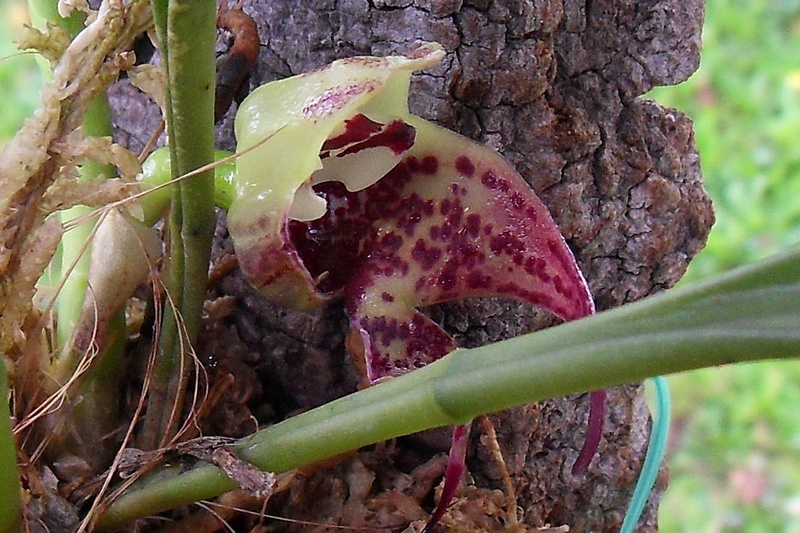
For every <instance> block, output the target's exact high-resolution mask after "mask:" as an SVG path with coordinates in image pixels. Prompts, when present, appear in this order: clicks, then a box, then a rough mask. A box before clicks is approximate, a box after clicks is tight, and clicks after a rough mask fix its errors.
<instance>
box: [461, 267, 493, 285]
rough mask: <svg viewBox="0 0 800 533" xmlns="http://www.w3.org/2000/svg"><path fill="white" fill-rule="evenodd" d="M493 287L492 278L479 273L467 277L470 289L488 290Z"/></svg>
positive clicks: (471, 273)
mask: <svg viewBox="0 0 800 533" xmlns="http://www.w3.org/2000/svg"><path fill="white" fill-rule="evenodd" d="M491 286H492V278H491V277H489V276H487V275H485V274H482V273H480V272H478V271H473V272H470V273H469V274H468V275H467V287H469V288H470V289H488V288H489V287H491Z"/></svg>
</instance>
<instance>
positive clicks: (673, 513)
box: [649, 0, 800, 533]
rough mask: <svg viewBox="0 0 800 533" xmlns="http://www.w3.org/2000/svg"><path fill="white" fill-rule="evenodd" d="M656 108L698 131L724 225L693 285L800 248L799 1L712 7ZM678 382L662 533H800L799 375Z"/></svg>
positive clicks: (769, 368) (781, 368) (722, 375)
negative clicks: (692, 61) (699, 46)
mask: <svg viewBox="0 0 800 533" xmlns="http://www.w3.org/2000/svg"><path fill="white" fill-rule="evenodd" d="M649 96H650V97H652V98H655V99H656V100H658V101H659V102H661V103H663V104H666V105H669V106H671V107H675V108H677V109H680V110H682V111H684V112H685V113H687V114H688V115H689V116H691V117H692V119H694V121H695V131H696V140H697V146H698V149H699V151H700V156H701V164H702V167H703V175H704V180H705V184H706V188H707V189H708V192H709V194H710V195H711V197H712V198H713V200H714V206H715V209H716V212H717V224H716V226H715V227H714V229H713V230H712V232H711V236H710V238H709V241H708V246H707V247H706V249H705V250H704V251H703V252H702V253H701V254H700V255H699V256H698V257H697V259H695V261H694V262H693V263H692V265H691V267H690V268H689V272H688V274H687V277H686V278H685V279H688V280H691V279H698V278H702V277H707V276H709V275H712V274H714V273H716V272H721V271H724V270H728V269H730V268H732V267H734V266H736V265H739V264H742V263H747V262H751V261H754V260H756V259H760V258H762V257H765V256H767V255H770V254H772V253H774V252H775V251H777V250H781V249H784V248H786V247H787V246H788V245H790V244H793V243H796V242H798V241H800V200H799V199H800V0H777V1H776V0H772V1H770V0H708V2H707V8H706V25H705V29H704V34H703V53H702V61H701V66H700V69H699V71H698V72H697V73H696V74H695V75H694V76H693V77H692V79H690V80H689V81H688V82H686V83H684V84H682V85H680V86H677V87H669V88H659V89H657V90H655V91H653V92H652V93H651V94H650V95H649ZM798 325H799V326H800V323H799V324H798ZM799 355H800V354H799ZM669 382H670V387H671V388H672V393H673V394H672V397H673V401H674V403H675V406H674V415H673V416H674V428H673V435H672V437H673V441H672V444H671V447H670V450H671V455H670V458H669V464H670V469H671V481H670V487H669V490H668V491H667V493H666V495H665V496H664V499H663V500H662V505H661V508H660V522H661V531H663V532H665V533H677V532H686V533H688V532H692V533H712V532H713V533H717V532H726V533H727V532H742V533H744V532H756V531H758V532H761V531H769V532H776V533H778V532H787V533H788V532H796V531H800V462H798V458H799V457H800V410H799V409H797V407H796V406H797V405H798V402H799V401H800V363H799V362H793V361H788V362H780V363H768V364H760V365H745V366H738V367H730V368H721V369H711V370H703V371H698V372H692V373H689V374H684V375H679V376H674V377H671V378H669Z"/></svg>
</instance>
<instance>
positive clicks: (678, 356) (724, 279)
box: [99, 247, 800, 528]
mask: <svg viewBox="0 0 800 533" xmlns="http://www.w3.org/2000/svg"><path fill="white" fill-rule="evenodd" d="M799 314H800V247H798V248H795V249H793V250H792V251H790V252H789V253H786V254H783V255H782V256H779V257H776V258H773V259H770V260H767V261H763V262H760V263H758V264H756V265H753V266H750V267H745V268H742V269H739V270H736V271H734V272H731V273H729V274H727V275H725V276H721V277H719V278H716V279H714V280H711V281H709V282H706V283H702V284H697V285H693V286H692V285H690V286H687V287H684V288H682V289H675V290H672V291H669V292H667V293H665V294H661V295H659V296H654V297H652V298H648V299H646V300H643V301H641V302H637V303H634V304H630V305H626V306H624V307H621V308H618V309H614V310H611V311H606V312H603V313H599V314H597V315H595V316H592V317H589V318H586V319H583V320H579V321H575V322H570V323H567V324H563V325H560V326H558V327H555V328H550V329H548V330H545V331H541V332H538V333H534V334H530V335H523V336H520V337H516V338H514V339H510V340H507V341H503V342H499V343H495V344H492V345H488V346H484V347H481V348H474V349H459V350H456V351H455V352H453V353H452V354H450V355H448V356H447V357H445V358H444V359H442V360H440V361H438V362H436V363H434V364H431V365H429V366H427V367H425V368H422V369H420V370H417V371H414V372H411V373H410V374H408V375H405V376H403V377H400V378H396V379H393V380H391V381H388V382H385V383H381V384H379V385H376V386H374V387H371V388H369V389H366V390H363V391H360V392H357V393H355V394H352V395H350V396H346V397H344V398H341V399H339V400H336V401H334V402H331V403H329V404H327V405H324V406H322V407H319V408H317V409H314V410H312V411H308V412H306V413H303V414H301V415H299V416H296V417H294V418H290V419H288V420H286V421H284V422H281V423H280V424H276V425H274V426H272V427H269V428H267V429H265V430H263V431H259V432H258V433H256V434H255V435H253V436H252V437H249V438H247V439H244V440H242V441H241V442H240V443H239V444H237V445H236V446H234V451H235V452H236V453H237V454H238V456H239V457H240V458H242V459H244V460H245V461H248V462H251V463H252V464H254V465H256V466H257V467H259V468H261V469H262V470H266V471H272V472H282V471H286V470H289V469H292V468H297V467H300V466H303V465H305V464H309V463H312V462H315V461H319V460H322V459H324V458H327V457H331V456H334V455H337V454H340V453H343V452H345V451H348V450H352V449H356V448H358V447H360V446H364V445H367V444H371V443H374V442H378V441H381V440H386V439H389V438H393V437H397V436H400V435H405V434H409V433H413V432H417V431H422V430H425V429H429V428H432V427H437V426H446V425H454V424H463V423H465V422H466V421H468V420H471V419H472V418H474V417H476V416H478V415H480V414H484V413H489V412H495V411H499V410H502V409H507V408H509V407H513V406H516V405H522V404H526V403H534V402H537V401H540V400H543V399H545V398H550V397H555V396H562V395H565V394H571V393H576V392H582V391H587V390H598V389H603V388H607V387H611V386H615V385H621V384H625V383H631V382H637V381H641V380H643V379H646V378H648V377H654V376H659V375H663V374H670V373H674V372H682V371H686V370H692V369H696V368H703V367H712V366H717V365H724V364H731V363H739V362H745V361H758V360H765V359H779V358H794V357H798V356H800V328H798V327H797V317H798V315H799ZM234 487H235V483H234V482H233V481H231V480H230V479H228V478H227V477H226V476H225V475H224V473H222V471H221V470H220V469H218V468H216V467H214V466H211V465H209V464H205V463H201V464H200V465H199V466H197V467H195V468H193V469H191V470H189V471H187V472H184V473H176V472H173V473H165V472H159V473H156V474H155V475H154V476H152V477H148V478H145V479H144V480H142V481H141V482H140V483H138V484H136V485H134V487H132V488H131V489H130V490H129V491H128V492H126V493H125V494H123V496H122V497H121V498H119V499H118V500H117V501H116V502H114V504H113V505H112V506H111V507H110V508H109V509H108V510H107V512H106V513H105V514H104V515H103V516H102V517H101V520H100V522H99V525H100V526H102V527H104V528H113V527H119V526H121V525H123V524H125V523H126V522H128V521H130V520H133V519H135V518H138V517H142V516H147V515H149V514H153V513H157V512H161V511H164V510H167V509H171V508H174V507H177V506H180V505H184V504H187V503H191V502H193V501H197V500H200V499H205V498H210V497H213V496H216V495H218V494H220V493H222V492H224V491H227V490H230V489H232V488H234Z"/></svg>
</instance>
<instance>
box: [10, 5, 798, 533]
mask: <svg viewBox="0 0 800 533" xmlns="http://www.w3.org/2000/svg"><path fill="white" fill-rule="evenodd" d="M26 20H27V15H26V10H25V3H24V2H22V1H20V0H12V1H11V2H3V3H2V6H1V7H0V58H3V59H2V60H0V106H2V111H1V112H0V145H2V144H3V142H4V141H6V140H7V139H9V138H10V137H11V136H12V135H13V134H14V132H15V131H16V129H17V128H18V127H19V125H20V124H21V123H22V121H23V120H24V118H25V117H27V116H29V115H30V114H31V113H32V112H33V110H34V109H35V107H36V105H37V104H38V87H39V86H40V85H41V83H42V81H41V79H42V78H41V74H40V73H39V70H38V67H37V66H36V63H35V61H34V59H33V57H32V56H30V55H14V54H16V53H17V52H18V51H17V50H16V48H15V47H14V45H13V44H11V42H10V38H11V36H13V35H14V33H15V32H16V31H17V30H18V28H19V27H21V25H22V24H23V23H24V22H25V21H26ZM649 96H650V97H652V98H655V99H656V100H658V101H660V102H661V103H664V104H666V105H669V106H672V107H675V108H678V109H681V110H682V111H684V112H686V113H687V114H688V115H689V116H691V117H692V118H693V119H694V121H695V127H696V138H697V145H698V148H699V150H700V153H701V157H702V166H703V172H704V176H705V182H706V187H707V189H708V191H709V193H710V195H711V196H712V198H713V199H714V203H715V208H716V211H717V219H718V221H717V225H716V226H715V228H714V230H713V231H712V233H711V237H710V239H709V243H708V246H707V248H706V249H705V250H704V251H703V252H702V253H701V254H700V256H698V258H697V259H696V260H695V261H694V262H693V263H692V266H691V267H690V269H689V273H688V274H687V279H698V278H701V277H706V276H709V275H712V274H714V273H716V272H721V271H724V270H728V269H730V268H731V267H733V266H736V265H739V264H742V263H746V262H750V261H753V260H756V259H759V258H762V257H764V256H767V255H769V254H771V253H773V252H775V251H777V250H780V249H783V248H785V247H786V246H787V245H789V244H792V243H795V242H798V241H800V200H799V199H800V0H773V1H769V0H708V5H707V11H706V25H705V30H704V48H703V60H702V64H701V67H700V70H699V71H698V72H697V73H696V74H695V75H694V76H693V77H692V79H691V80H689V81H688V82H686V83H684V84H682V85H680V86H677V87H669V88H660V89H657V90H655V91H653V92H652V93H651V94H650V95H649ZM670 385H671V387H672V390H673V399H674V402H675V408H674V420H675V422H674V429H673V442H672V445H671V458H670V467H671V471H672V477H671V482H670V489H669V490H668V491H667V493H666V495H665V497H664V500H663V502H662V506H661V513H660V517H661V531H663V532H665V533H675V532H692V533H712V532H714V533H716V532H723V531H724V532H742V533H744V532H754V531H759V532H760V531H769V532H787V533H788V532H794V531H800V464H799V463H798V457H800V409H797V405H800V364H798V363H796V362H783V363H774V364H761V365H745V366H738V367H731V368H723V369H713V370H704V371H698V372H693V373H690V374H685V375H680V376H675V377H672V378H670Z"/></svg>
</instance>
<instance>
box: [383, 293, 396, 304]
mask: <svg viewBox="0 0 800 533" xmlns="http://www.w3.org/2000/svg"><path fill="white" fill-rule="evenodd" d="M381 300H383V301H384V302H390V303H391V302H393V301H394V296H392V295H391V294H389V293H388V292H386V291H384V292H382V293H381Z"/></svg>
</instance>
